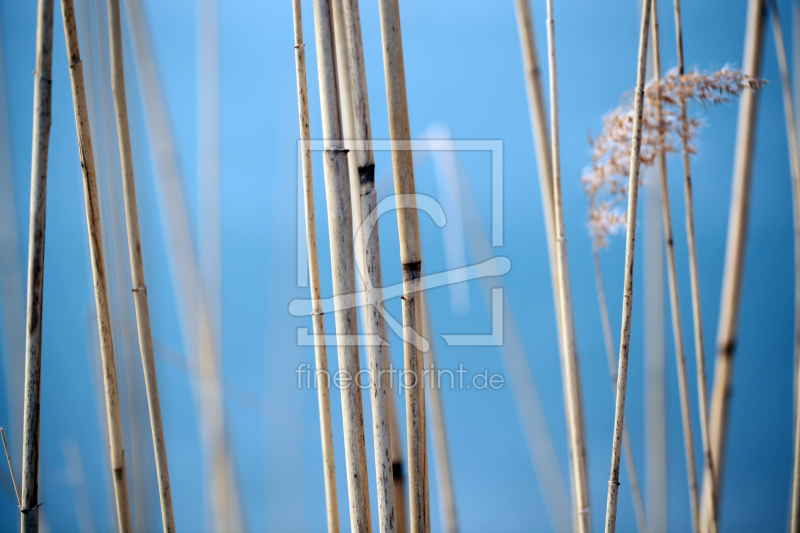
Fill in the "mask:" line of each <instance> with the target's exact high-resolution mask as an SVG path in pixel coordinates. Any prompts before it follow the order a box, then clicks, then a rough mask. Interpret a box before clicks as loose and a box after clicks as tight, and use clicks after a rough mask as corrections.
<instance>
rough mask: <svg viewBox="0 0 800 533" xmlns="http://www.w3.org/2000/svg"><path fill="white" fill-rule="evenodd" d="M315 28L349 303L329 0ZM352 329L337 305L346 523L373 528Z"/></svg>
mask: <svg viewBox="0 0 800 533" xmlns="http://www.w3.org/2000/svg"><path fill="white" fill-rule="evenodd" d="M314 29H315V34H316V42H317V69H318V72H319V84H320V99H321V104H322V132H323V138H324V139H325V151H324V154H323V162H324V172H325V196H326V198H327V204H328V227H329V233H330V243H331V270H332V271H333V293H334V296H335V297H338V298H341V299H342V300H343V301H344V302H345V303H347V304H352V303H354V300H355V275H354V272H353V266H354V263H353V261H354V254H353V241H352V234H353V221H352V211H351V207H350V178H349V170H348V164H347V154H346V151H345V148H344V146H343V143H342V140H341V139H342V118H341V112H340V106H339V89H338V85H337V80H336V56H335V46H336V45H335V37H334V28H333V10H332V6H331V0H314ZM357 333H358V325H357V313H356V308H355V306H353V305H345V306H344V309H337V311H336V334H337V337H338V338H339V339H340V340H339V342H338V352H339V369H340V370H341V371H342V372H343V373H344V374H345V375H346V376H348V380H347V382H346V383H345V384H343V386H342V418H343V421H344V439H345V455H346V459H347V488H348V492H349V496H350V524H351V529H352V530H353V531H364V532H369V531H371V530H372V525H371V521H370V511H369V486H368V481H367V456H366V447H365V444H364V415H363V410H362V406H361V389H360V387H359V386H358V385H357V383H356V382H355V380H356V377H357V374H358V372H359V371H360V364H359V356H358V345H352V344H349V343H346V342H345V341H343V340H342V339H345V338H347V337H350V336H353V335H357Z"/></svg>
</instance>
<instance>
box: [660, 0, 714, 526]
mask: <svg viewBox="0 0 800 533" xmlns="http://www.w3.org/2000/svg"><path fill="white" fill-rule="evenodd" d="M654 1H655V0H654ZM674 5H675V37H676V41H677V50H678V75H679V76H683V75H684V59H683V29H682V28H683V26H682V22H681V2H680V0H674ZM687 105H688V103H687V101H686V100H685V99H681V127H682V136H683V138H684V142H683V174H684V198H685V202H686V242H687V246H688V248H689V278H690V280H691V288H692V317H693V323H694V346H695V357H696V363H697V397H698V402H699V410H700V435H701V438H702V441H703V456H704V458H705V469H704V474H705V475H708V476H709V479H714V477H715V476H714V460H713V457H712V454H711V443H710V441H709V435H708V389H707V385H706V358H705V346H704V341H703V313H702V311H701V307H700V276H699V274H698V268H697V241H696V239H695V230H694V198H693V193H692V171H691V161H690V156H691V148H690V146H689V142H688V139H689V128H690V127H689V119H688V117H687ZM664 157H665V156H664V155H662V156H661V158H662V160H663V159H664ZM661 166H662V168H664V169H666V163H665V162H663V161H662V162H661ZM664 187H665V185H662V194H664V192H663V191H664V190H665V189H664ZM665 216H666V215H665ZM668 242H672V239H671V238H668ZM673 260H674V253H673ZM676 301H677V300H676ZM681 397H683V396H681ZM691 475H692V477H691V478H690V481H689V482H690V483H694V469H692V471H691ZM696 490H697V489H696V487H694V491H695V492H696ZM709 491H710V497H711V501H714V502H716V490H715V489H714V486H713V484H711V485H710V488H709ZM692 504H693V505H697V504H698V502H697V500H693V501H692ZM710 509H711V514H710V524H709V528H710V529H709V531H711V532H712V533H715V532H716V531H717V528H718V524H717V513H716V505H712V506H711V507H710ZM693 517H694V510H693ZM698 518H699V517H698ZM699 527H700V525H699V524H696V528H699ZM697 531H699V529H697Z"/></svg>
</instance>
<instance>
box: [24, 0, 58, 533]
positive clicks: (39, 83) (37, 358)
mask: <svg viewBox="0 0 800 533" xmlns="http://www.w3.org/2000/svg"><path fill="white" fill-rule="evenodd" d="M52 65H53V0H39V3H38V6H37V12H36V70H35V71H34V78H33V79H34V82H33V147H32V150H31V151H32V152H33V154H32V162H31V204H30V226H29V229H28V231H29V233H28V287H27V299H28V306H27V311H26V326H25V404H24V433H23V441H22V478H21V485H22V494H21V498H22V505H21V507H20V513H21V515H22V516H21V524H20V525H21V531H22V532H23V533H36V532H37V531H38V530H39V399H40V398H41V375H42V298H43V280H44V237H45V216H46V204H47V153H48V146H49V144H50V119H51V113H50V103H51V96H50V92H51V91H50V89H51V85H52V82H51V81H50V80H51V74H50V73H51V70H52Z"/></svg>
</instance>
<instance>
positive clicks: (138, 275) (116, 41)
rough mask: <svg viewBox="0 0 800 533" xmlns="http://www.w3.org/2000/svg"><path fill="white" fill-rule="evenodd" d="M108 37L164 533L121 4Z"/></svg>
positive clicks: (166, 508) (170, 521)
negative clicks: (123, 57)
mask: <svg viewBox="0 0 800 533" xmlns="http://www.w3.org/2000/svg"><path fill="white" fill-rule="evenodd" d="M108 35H109V43H110V48H111V71H112V76H111V81H112V88H113V91H114V111H115V113H116V122H117V135H118V137H119V153H120V156H121V157H120V160H121V162H122V187H123V194H124V197H125V221H126V227H127V230H128V251H129V255H130V262H131V277H132V280H131V282H132V284H133V289H132V292H133V295H134V296H133V297H134V304H135V305H136V325H137V329H138V332H139V349H140V350H141V355H142V368H143V371H144V383H145V388H146V390H147V407H148V410H149V413H150V428H151V430H152V435H153V449H154V453H155V462H156V473H157V475H158V492H159V498H160V502H161V522H162V525H163V528H164V531H165V532H173V531H175V517H174V512H173V509H172V488H171V486H170V482H169V467H168V465H167V446H166V442H165V439H164V425H163V422H162V420H161V402H160V400H159V396H158V379H157V377H156V364H155V359H154V356H153V334H152V332H151V330H150V307H149V304H148V302H147V285H146V284H145V277H144V263H143V260H142V243H141V237H140V234H139V210H138V207H137V205H136V182H135V180H134V174H133V156H132V153H131V137H130V129H129V126H128V104H127V99H126V96H125V71H124V65H123V62H122V30H121V27H120V13H119V0H108Z"/></svg>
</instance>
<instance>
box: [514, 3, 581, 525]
mask: <svg viewBox="0 0 800 533" xmlns="http://www.w3.org/2000/svg"><path fill="white" fill-rule="evenodd" d="M514 5H515V7H516V14H517V28H518V30H519V35H520V44H521V47H522V56H523V63H524V72H525V87H526V89H527V93H528V109H529V112H530V115H531V129H532V130H533V140H534V148H535V150H536V162H537V164H538V167H539V188H540V191H541V196H542V211H543V212H544V222H545V231H546V235H547V252H548V258H549V260H550V283H551V285H552V288H553V306H554V308H555V315H556V324H557V326H558V332H559V333H558V335H557V337H558V345H559V352H560V353H561V364H562V377H563V378H564V380H565V381H564V384H563V385H564V391H565V397H564V410H565V411H567V410H568V409H567V395H566V391H567V390H569V388H570V387H569V386H568V384H567V382H566V378H567V373H566V372H565V371H564V364H565V363H564V362H565V361H566V359H565V357H566V355H565V354H566V353H567V351H566V347H565V345H564V344H563V335H562V333H561V331H562V329H564V328H565V327H566V329H567V334H568V335H569V338H570V342H571V344H572V345H573V346H575V328H574V323H573V321H572V309H570V310H569V314H570V316H569V317H570V320H569V321H568V322H567V323H562V321H561V311H560V299H559V284H558V265H557V252H556V236H555V219H554V206H553V176H552V161H551V157H550V155H551V154H550V143H549V141H550V134H549V132H548V127H547V111H546V109H545V107H544V95H543V91H542V77H541V69H540V68H539V58H538V54H537V52H536V38H535V36H534V30H533V15H532V14H531V9H530V3H529V1H528V0H515V2H514ZM566 278H567V284H566V289H567V295H568V296H569V299H571V296H570V294H571V288H570V284H569V268H567V276H566ZM572 354H573V363H572V364H573V366H574V367H575V368H578V360H577V349H576V350H573V351H572ZM576 378H577V383H578V391H579V393H580V389H581V387H580V372H578V373H577V374H576ZM578 398H579V401H578V402H577V405H576V407H577V410H578V417H579V420H580V424H581V428H583V427H584V419H583V401H582V399H581V397H580V394H579V396H578ZM581 455H582V456H583V459H582V460H581V461H580V463H579V466H580V467H582V468H583V470H582V472H581V476H582V477H583V478H584V479H588V477H587V474H586V459H585V455H586V447H585V446H583V447H582V448H581ZM586 485H587V490H588V483H587V484H586ZM573 490H574V488H573ZM584 498H585V499H587V501H588V494H585V495H584ZM573 500H574V501H573V507H574V509H573V512H574V513H575V517H574V520H577V514H578V511H579V509H578V508H577V507H576V506H575V503H576V502H577V500H576V499H574V498H573Z"/></svg>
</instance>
